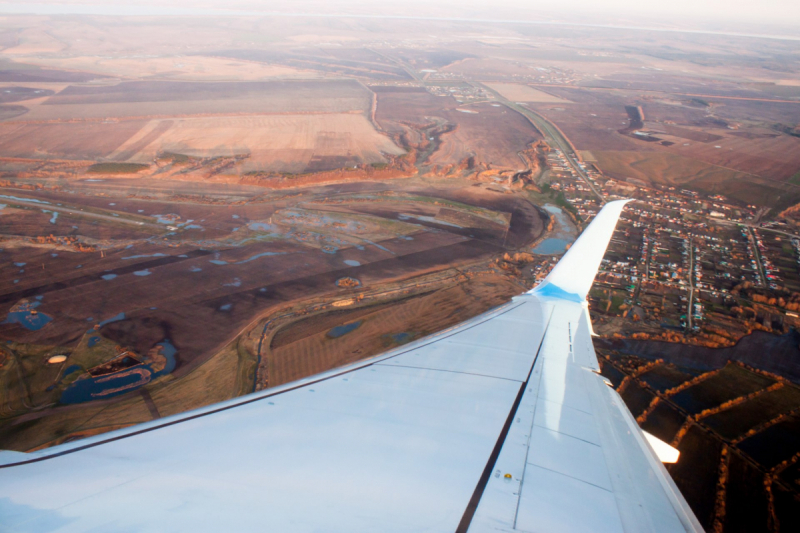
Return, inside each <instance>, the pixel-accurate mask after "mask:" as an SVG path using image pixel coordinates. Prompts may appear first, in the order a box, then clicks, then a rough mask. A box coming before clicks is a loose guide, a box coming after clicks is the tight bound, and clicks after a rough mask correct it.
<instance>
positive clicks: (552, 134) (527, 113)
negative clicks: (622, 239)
mask: <svg viewBox="0 0 800 533" xmlns="http://www.w3.org/2000/svg"><path fill="white" fill-rule="evenodd" d="M472 84H473V85H479V86H480V87H481V88H482V89H485V90H487V91H489V92H491V93H492V94H494V95H495V96H496V97H497V101H498V102H500V103H502V104H504V105H505V106H506V107H509V108H511V109H513V110H514V111H517V112H518V113H520V114H522V115H523V116H524V117H527V118H528V119H529V120H530V121H531V122H533V124H534V125H535V126H536V127H537V128H539V130H540V131H541V132H542V134H543V135H544V136H545V140H547V141H548V143H549V144H551V145H555V146H556V147H557V148H558V149H559V150H561V152H562V153H563V154H564V157H565V158H566V160H567V163H568V164H569V166H570V167H572V170H573V171H575V174H577V175H578V176H579V177H580V178H581V179H582V180H583V181H584V182H585V183H586V185H588V186H589V188H590V189H591V190H592V192H593V193H594V194H595V196H597V198H598V200H600V204H601V205H604V204H605V203H606V199H605V198H604V197H603V195H602V194H600V192H599V191H598V190H597V189H596V188H595V186H594V184H593V183H592V182H591V180H589V176H588V175H587V174H586V172H584V171H583V169H582V168H581V167H580V165H578V161H577V155H576V154H575V152H574V151H573V150H572V146H571V145H570V144H569V142H567V139H566V138H565V137H564V136H563V135H562V134H561V132H560V131H559V130H558V128H556V127H555V126H554V125H553V124H551V123H550V121H549V120H547V119H546V118H544V117H543V116H542V115H540V114H538V113H536V112H535V111H531V110H530V109H528V108H527V107H523V106H521V105H519V104H517V103H516V102H512V101H510V100H508V99H507V98H504V97H503V96H502V95H501V94H500V93H498V92H497V91H494V90H492V88H491V87H489V86H487V85H484V84H482V83H478V82H472Z"/></svg>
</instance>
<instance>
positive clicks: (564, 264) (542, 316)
mask: <svg viewBox="0 0 800 533" xmlns="http://www.w3.org/2000/svg"><path fill="white" fill-rule="evenodd" d="M623 205H624V202H612V203H610V204H608V205H607V206H606V207H604V208H603V209H602V211H601V212H600V213H599V214H598V216H597V217H596V219H595V220H594V221H593V222H592V223H591V224H590V226H589V227H588V228H587V229H586V230H585V231H584V233H583V234H582V235H581V237H580V238H579V239H578V241H576V242H575V244H574V245H573V246H572V248H571V249H570V250H569V251H568V252H567V253H566V254H565V256H564V257H563V259H562V260H561V262H560V263H559V264H558V265H557V266H556V268H555V269H554V270H553V271H552V272H551V273H550V275H549V276H548V277H547V278H546V280H545V281H544V282H543V283H542V284H541V285H539V286H538V287H537V288H536V289H534V290H532V291H530V292H528V293H526V294H523V295H521V296H518V297H516V298H514V299H513V300H512V301H511V302H509V303H508V304H506V305H504V306H502V307H499V308H497V309H494V310H492V311H490V312H488V313H485V314H483V315H481V316H478V317H476V318H474V319H472V320H470V321H468V322H465V323H463V324H461V325H459V326H457V327H453V328H451V329H448V330H445V331H442V332H440V333H438V334H436V335H432V336H430V337H427V338H424V339H421V340H418V341H416V342H413V343H411V344H407V345H405V346H403V347H401V348H399V349H396V350H394V351H391V352H388V353H386V354H383V355H380V356H377V357H374V358H372V359H368V360H365V361H362V362H360V363H358V364H354V365H352V366H349V367H344V368H340V369H337V370H334V371H331V372H328V373H326V374H323V375H319V376H315V377H312V378H308V379H305V380H301V381H298V382H295V383H291V384H288V385H285V386H282V387H277V388H274V389H270V390H265V391H262V392H259V393H255V394H251V395H248V396H243V397H240V398H236V399H234V400H230V401H227V402H224V403H221V404H217V405H213V406H210V407H206V408H203V409H198V410H196V411H191V412H188V413H184V414H181V415H177V416H173V417H170V418H165V419H160V420H156V421H153V422H149V423H146V424H141V425H139V426H134V427H131V428H127V429H124V430H120V431H114V432H111V433H106V434H103V435H99V436H96V437H91V438H86V439H83V440H81V441H77V442H74V443H69V444H63V445H60V446H56V447H53V448H48V449H45V450H42V451H38V452H32V453H18V452H0V531H4V532H5V531H8V532H41V531H104V532H105V531H123V532H127V531H152V532H163V531H231V532H234V531H235V532H243V531H264V530H266V531H299V532H331V531H343V532H344V531H346V532H351V533H352V532H359V531H370V532H374V531H381V532H394V531H425V532H439V531H442V532H451V533H452V532H454V531H456V532H466V531H469V532H483V531H487V532H488V531H491V532H498V531H503V532H509V531H525V532H543V531H556V532H561V531H576V532H578V531H592V532H597V531H604V532H605V531H608V532H616V531H635V532H645V531H702V528H701V526H700V525H699V523H698V522H697V520H696V518H695V517H694V515H693V514H692V511H691V510H690V508H689V507H688V505H687V504H686V502H685V500H684V499H683V497H682V496H681V494H680V492H679V491H678V489H677V488H676V487H675V485H674V484H673V483H672V481H671V479H670V477H669V475H668V473H667V472H666V470H665V469H664V467H663V465H662V464H661V462H660V461H659V460H658V458H657V457H656V455H655V452H654V451H653V449H652V448H651V447H650V445H649V444H648V442H647V440H646V439H645V436H644V435H643V433H642V432H641V431H640V429H639V427H638V425H637V424H636V422H635V420H634V419H633V418H632V416H631V414H630V412H629V411H628V410H627V408H626V407H625V405H624V403H623V402H622V400H621V398H620V397H619V396H618V395H617V393H616V392H615V391H614V390H613V389H612V388H610V387H608V386H607V385H606V383H605V381H604V379H603V378H602V377H601V376H600V375H598V371H599V368H598V363H597V358H596V356H595V353H594V349H593V348H592V341H591V336H590V323H589V314H588V310H587V307H586V304H585V298H586V294H587V292H588V290H589V287H590V286H591V283H592V280H593V278H594V276H595V273H596V271H597V268H598V266H599V264H600V261H601V259H602V256H603V253H604V251H605V248H606V246H607V245H608V242H609V239H610V238H611V235H612V233H613V230H614V226H615V225H616V222H617V219H618V217H619V214H620V212H621V210H622V208H623Z"/></svg>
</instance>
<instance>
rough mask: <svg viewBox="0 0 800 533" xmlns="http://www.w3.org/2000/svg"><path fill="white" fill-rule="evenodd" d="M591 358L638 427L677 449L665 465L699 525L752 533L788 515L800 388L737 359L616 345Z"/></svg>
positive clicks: (791, 514) (787, 520)
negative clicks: (657, 355)
mask: <svg viewBox="0 0 800 533" xmlns="http://www.w3.org/2000/svg"><path fill="white" fill-rule="evenodd" d="M600 354H601V355H602V358H601V360H602V363H603V374H604V375H607V376H608V377H609V378H610V379H612V381H613V383H614V386H615V388H616V389H617V390H618V391H619V392H620V394H621V396H622V398H623V400H625V403H626V405H627V406H628V408H629V409H630V410H631V412H632V414H633V415H634V416H635V417H637V421H638V422H639V424H640V425H641V426H642V428H643V429H644V430H646V431H649V432H651V433H653V434H654V435H655V436H657V437H658V438H660V439H662V440H664V441H666V442H669V443H671V444H672V445H673V446H676V447H677V448H678V449H679V450H680V451H681V453H682V457H681V460H680V461H678V463H676V464H673V465H668V470H669V471H670V474H671V475H672V478H673V479H674V480H675V482H676V484H677V485H678V487H679V488H680V489H681V491H682V492H683V493H684V495H685V496H686V498H687V500H688V501H689V502H690V503H691V505H692V509H693V510H694V512H695V514H696V515H697V518H698V520H700V522H701V523H702V524H703V525H704V527H706V528H708V529H711V528H712V526H713V525H714V524H719V526H720V527H725V528H734V527H739V526H741V525H742V524H741V521H744V523H746V524H748V525H747V529H749V530H758V529H764V528H766V527H767V523H769V522H778V523H780V524H781V525H782V526H788V525H789V524H792V523H793V521H794V520H796V518H797V514H796V507H795V505H794V504H792V503H791V502H792V499H793V498H794V496H795V495H796V494H797V491H798V488H797V485H796V484H795V483H794V474H793V469H792V465H793V463H794V461H795V460H796V459H795V458H796V453H797V447H798V444H800V443H799V442H798V440H797V435H798V433H797V429H796V424H797V413H798V412H800V387H798V386H797V385H796V384H794V383H792V382H790V381H788V380H785V379H782V378H780V377H778V376H776V375H774V374H767V373H764V372H761V371H758V370H755V369H753V368H752V367H748V366H746V365H744V364H742V363H733V362H728V363H727V364H725V365H724V366H722V367H720V368H716V369H714V370H706V369H699V368H697V367H678V366H676V365H675V364H673V363H670V362H669V361H664V360H663V359H657V360H655V361H654V360H652V359H644V358H640V357H637V356H633V355H626V354H624V353H620V352H618V351H615V350H610V351H600ZM722 469H730V472H731V475H728V476H725V475H723V470H722ZM743 507H747V509H748V510H749V512H748V513H741V511H740V510H741V509H742V508H743Z"/></svg>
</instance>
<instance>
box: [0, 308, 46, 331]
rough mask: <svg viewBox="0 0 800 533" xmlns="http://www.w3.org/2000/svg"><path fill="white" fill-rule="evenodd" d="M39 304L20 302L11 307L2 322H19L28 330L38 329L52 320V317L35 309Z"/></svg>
mask: <svg viewBox="0 0 800 533" xmlns="http://www.w3.org/2000/svg"><path fill="white" fill-rule="evenodd" d="M39 305H40V303H39V302H20V303H19V304H17V305H15V306H14V307H12V308H11V309H12V310H11V311H10V312H9V313H8V316H7V317H6V319H5V320H4V321H3V324H19V325H20V326H22V327H23V328H25V329H27V330H29V331H39V330H40V329H42V328H43V327H45V325H47V323H48V322H50V321H51V320H53V319H52V317H49V316H47V315H46V314H44V313H39V312H37V311H36V308H37V307H39Z"/></svg>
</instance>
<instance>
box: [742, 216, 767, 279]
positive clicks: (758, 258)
mask: <svg viewBox="0 0 800 533" xmlns="http://www.w3.org/2000/svg"><path fill="white" fill-rule="evenodd" d="M747 234H748V235H749V237H750V239H749V240H750V244H752V245H753V256H754V257H755V258H756V266H757V267H758V277H759V278H761V285H762V286H763V287H767V275H766V274H765V273H764V265H762V264H761V254H759V253H758V242H757V241H756V236H755V234H754V233H753V228H751V227H750V226H748V227H747Z"/></svg>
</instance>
